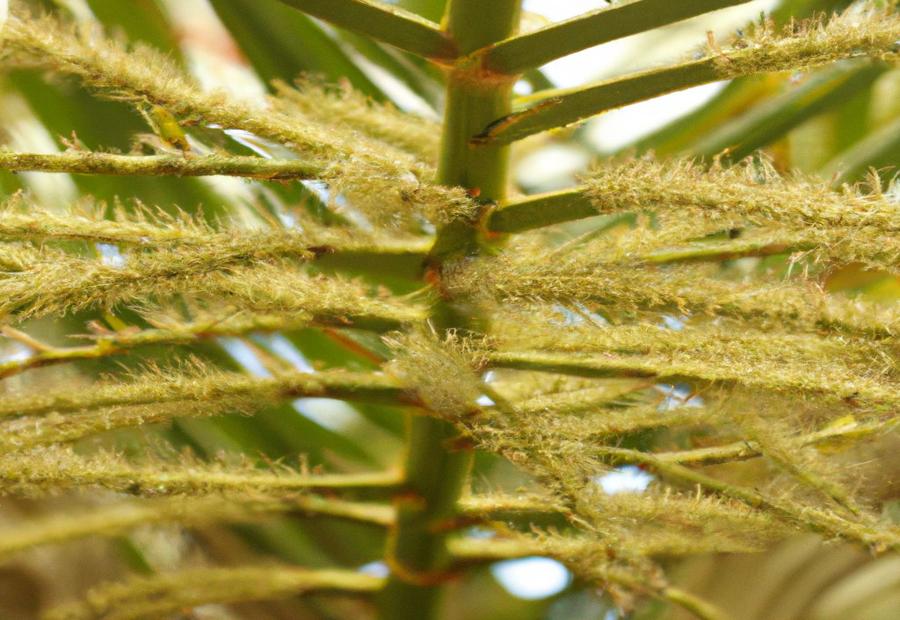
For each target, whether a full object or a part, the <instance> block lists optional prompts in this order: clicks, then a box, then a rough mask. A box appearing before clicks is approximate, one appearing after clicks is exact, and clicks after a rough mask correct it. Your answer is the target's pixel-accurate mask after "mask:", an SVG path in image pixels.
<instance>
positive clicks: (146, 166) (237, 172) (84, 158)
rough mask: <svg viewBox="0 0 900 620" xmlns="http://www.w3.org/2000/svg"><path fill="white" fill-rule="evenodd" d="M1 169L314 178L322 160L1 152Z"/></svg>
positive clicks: (82, 172)
mask: <svg viewBox="0 0 900 620" xmlns="http://www.w3.org/2000/svg"><path fill="white" fill-rule="evenodd" d="M0 170H9V171H11V172H26V171H31V172H62V173H68V174H103V175H112V176H175V177H199V176H216V175H222V176H234V177H246V178H252V179H265V180H279V181H283V180H291V179H314V178H317V177H321V176H322V175H323V173H325V171H326V167H325V166H324V165H322V164H313V163H309V162H306V161H302V160H299V159H263V158H262V157H243V156H238V155H203V156H180V155H117V154H114V153H95V152H89V151H84V152H82V151H67V152H65V153H53V154H41V153H0Z"/></svg>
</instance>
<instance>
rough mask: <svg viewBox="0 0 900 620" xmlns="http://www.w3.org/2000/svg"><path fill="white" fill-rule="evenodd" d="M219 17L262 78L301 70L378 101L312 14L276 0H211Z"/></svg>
mask: <svg viewBox="0 0 900 620" xmlns="http://www.w3.org/2000/svg"><path fill="white" fill-rule="evenodd" d="M210 4H211V5H212V7H213V9H215V11H216V14H218V16H219V19H221V20H222V23H224V24H225V26H226V27H227V28H228V30H229V31H230V32H231V35H232V36H233V37H234V38H235V40H236V41H237V43H238V45H240V47H241V50H242V51H243V52H244V53H245V54H246V55H247V58H248V59H249V60H250V62H251V63H252V65H253V68H254V69H255V70H256V72H257V74H259V76H260V77H261V78H262V79H263V81H265V82H267V83H268V82H270V81H271V80H273V79H276V78H277V79H282V80H285V81H287V82H291V81H293V80H294V79H295V78H297V77H298V76H299V75H301V74H303V73H312V74H317V75H321V76H322V77H324V78H325V79H326V80H327V81H329V82H333V83H334V82H339V81H341V80H347V81H349V82H350V84H352V85H353V87H354V88H356V89H357V90H359V91H361V92H364V93H366V94H367V95H370V96H372V97H374V98H376V99H378V100H380V101H383V100H385V98H386V96H385V94H384V92H383V91H382V90H381V89H380V88H379V87H378V86H377V85H375V83H374V82H372V80H370V79H369V77H368V76H367V75H366V74H365V73H364V72H363V71H362V70H361V69H360V68H359V66H358V64H357V63H356V62H355V61H354V60H353V59H352V58H351V57H350V56H349V55H348V54H347V52H346V51H345V50H344V49H343V48H342V46H341V45H340V44H339V43H338V42H337V41H336V40H335V39H334V37H333V36H332V35H330V34H329V33H327V32H325V30H324V29H323V28H322V27H321V26H320V25H319V24H317V23H316V22H315V21H314V20H312V19H310V18H308V17H306V16H305V15H303V14H302V13H299V12H297V11H294V10H292V9H290V8H289V7H286V6H282V5H280V4H277V3H275V2H259V1H257V0H211V2H210Z"/></svg>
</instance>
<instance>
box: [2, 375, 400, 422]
mask: <svg viewBox="0 0 900 620" xmlns="http://www.w3.org/2000/svg"><path fill="white" fill-rule="evenodd" d="M300 397H322V398H339V399H349V400H357V399H358V400H363V401H371V402H381V403H387V404H402V403H406V404H414V403H415V402H416V401H415V399H414V397H413V396H412V395H410V394H408V393H407V390H406V388H405V387H404V386H402V385H401V384H400V383H399V382H398V381H396V380H395V379H393V378H391V377H389V376H387V375H383V374H379V373H362V372H350V371H345V370H328V371H321V372H317V373H301V372H288V373H282V374H277V375H274V376H272V377H251V376H248V375H245V374H242V373H224V372H206V371H202V372H198V371H197V370H196V369H193V370H192V369H190V368H189V369H185V370H184V371H183V372H169V373H163V372H158V371H151V372H149V373H147V374H145V375H142V376H139V377H137V378H136V379H134V380H132V381H128V382H123V383H107V384H103V383H101V384H98V385H95V386H93V387H92V388H91V389H89V390H87V389H85V390H80V391H77V392H72V391H71V390H65V391H57V392H49V393H46V392H45V393H38V394H21V395H15V394H7V395H5V397H4V398H2V399H0V417H3V418H9V417H22V416H40V415H46V414H49V413H74V412H79V411H90V410H93V409H103V408H109V407H136V406H142V405H163V404H168V403H179V402H183V403H185V404H186V403H190V402H193V403H198V404H203V403H210V404H213V403H215V402H217V401H231V400H233V401H234V402H235V404H240V405H246V404H248V402H254V403H259V404H265V403H267V402H279V401H280V400H284V399H289V398H300ZM248 399H249V400H248Z"/></svg>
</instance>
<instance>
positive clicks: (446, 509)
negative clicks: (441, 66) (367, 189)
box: [379, 0, 521, 620]
mask: <svg viewBox="0 0 900 620" xmlns="http://www.w3.org/2000/svg"><path fill="white" fill-rule="evenodd" d="M520 14H521V0H493V1H492V2H484V1H483V0H450V4H449V6H448V8H447V15H446V16H445V19H444V24H445V26H446V28H447V30H448V31H449V34H450V36H451V37H452V38H453V39H454V40H455V41H456V44H457V45H458V46H459V49H460V51H461V53H462V54H463V55H464V56H463V57H462V59H461V60H459V61H458V62H457V63H456V65H455V66H454V67H452V68H451V70H450V72H449V75H448V82H447V97H446V111H445V113H444V127H443V135H442V141H441V160H440V168H439V172H438V181H439V182H440V183H443V184H445V185H454V186H462V187H466V188H468V189H470V190H472V194H473V195H476V194H477V195H478V197H479V198H478V199H479V200H480V201H481V202H482V203H484V204H488V203H493V202H497V201H500V200H502V199H503V198H504V197H505V195H506V186H507V183H508V179H507V169H508V147H505V146H497V147H481V148H478V149H474V148H472V147H471V146H470V144H469V139H470V138H471V137H472V136H473V135H475V134H477V133H478V132H479V131H480V130H481V129H482V128H483V127H485V126H486V125H488V124H489V123H490V122H492V121H493V120H495V119H497V118H501V117H503V116H505V115H506V114H509V112H510V111H511V101H512V86H513V84H514V83H515V78H514V77H510V76H497V75H491V74H489V73H487V72H485V71H484V70H483V69H482V67H481V63H480V58H478V57H466V56H465V55H466V54H469V53H470V52H473V51H475V50H477V49H480V48H482V47H484V46H486V45H490V44H492V43H495V42H497V41H500V40H502V39H505V38H507V37H508V36H510V35H512V34H515V32H516V29H517V27H518V23H519V19H520ZM476 237H477V235H476V231H475V225H474V223H473V222H465V221H459V222H455V223H452V224H449V225H447V226H445V227H444V229H443V230H440V231H438V238H437V241H436V242H435V247H434V249H433V250H432V252H431V256H430V257H429V265H428V268H429V270H430V272H431V274H432V275H434V274H437V277H438V278H439V277H440V272H441V270H442V266H443V263H444V262H446V261H448V260H452V259H454V258H456V257H458V256H460V255H461V254H466V253H474V252H476V251H477V244H476ZM457 302H463V303H464V302H465V300H456V299H450V298H446V297H445V298H444V299H442V300H441V301H440V302H439V303H438V304H436V308H435V312H434V315H433V317H432V323H433V324H434V325H435V327H436V328H439V329H442V330H450V329H457V328H466V327H468V320H467V315H466V313H465V312H458V311H455V310H454V307H455V306H456V304H457ZM455 438H456V433H455V431H454V429H453V428H452V427H451V426H450V425H449V424H447V423H445V422H442V421H440V420H436V419H433V418H427V417H421V416H416V417H412V418H410V420H409V444H408V453H407V456H406V463H405V471H406V483H405V487H406V490H407V493H406V494H404V496H403V498H404V499H403V501H402V502H401V504H400V506H399V507H398V508H399V511H398V519H397V525H396V527H395V529H394V530H393V532H392V534H391V540H390V541H389V549H388V553H387V557H388V560H389V564H390V567H391V578H390V580H389V582H388V585H387V587H386V589H385V591H384V593H383V595H382V599H381V601H380V610H379V611H380V617H381V618H382V619H384V620H388V619H390V620H404V619H409V620H413V619H415V620H428V619H429V618H433V617H434V616H435V613H436V609H437V603H438V595H439V593H440V584H441V583H442V582H443V581H445V580H446V579H447V578H448V577H449V574H448V570H449V569H450V557H449V554H448V553H447V547H446V537H447V532H446V529H444V528H442V527H441V526H442V525H445V524H448V523H452V522H453V519H454V517H455V515H456V503H457V500H458V498H459V495H460V492H461V490H462V486H463V484H464V483H465V480H466V476H467V474H468V472H469V469H470V467H471V461H472V457H471V454H470V453H469V452H465V451H457V450H454V449H453V448H452V445H451V444H452V442H453V440H454V439H455Z"/></svg>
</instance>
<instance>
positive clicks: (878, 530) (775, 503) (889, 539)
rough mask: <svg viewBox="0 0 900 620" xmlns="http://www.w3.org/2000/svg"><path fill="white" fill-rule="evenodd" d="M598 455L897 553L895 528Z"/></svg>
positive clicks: (625, 453)
mask: <svg viewBox="0 0 900 620" xmlns="http://www.w3.org/2000/svg"><path fill="white" fill-rule="evenodd" d="M600 452H601V453H602V454H604V455H606V456H608V457H610V458H612V459H614V460H617V461H619V462H625V463H632V464H635V465H643V466H646V467H649V468H652V469H655V470H656V471H657V472H659V473H660V474H661V475H663V476H666V477H670V478H675V479H677V480H681V481H682V482H685V483H688V484H692V485H699V486H700V487H701V488H704V489H706V490H708V491H712V492H714V493H718V494H720V495H723V496H725V497H730V498H732V499H736V500H739V501H741V502H743V503H745V504H747V505H748V506H750V507H752V508H760V509H767V510H770V511H772V512H773V513H775V514H777V515H779V516H780V517H781V518H783V519H785V520H787V521H789V522H792V523H795V524H797V525H799V526H801V527H804V528H807V529H810V530H812V531H815V532H818V533H821V534H824V535H826V536H833V537H839V538H844V539H847V540H852V541H855V542H858V543H861V544H863V545H866V546H868V547H871V548H872V549H873V550H875V551H879V552H883V551H887V550H897V549H900V531H898V530H897V528H896V527H893V528H892V527H891V526H883V527H882V526H879V525H878V524H876V523H873V522H871V520H869V519H865V520H863V519H857V520H849V519H845V518H843V517H840V516H838V515H836V514H834V513H832V512H829V511H826V510H822V509H818V508H814V507H811V506H804V505H801V504H798V503H796V502H793V501H791V500H789V499H777V498H771V497H767V496H766V495H763V494H762V493H760V492H758V491H756V490H753V489H750V488H746V487H741V486H737V485H734V484H730V483H728V482H724V481H722V480H719V479H717V478H713V477H712V476H708V475H706V474H703V473H701V472H698V471H696V470H693V469H690V468H687V467H685V466H683V465H679V464H677V463H672V462H669V461H664V460H662V459H660V458H657V456H656V455H654V454H649V453H646V452H640V451H638V450H630V449H625V448H613V447H604V448H602V449H600Z"/></svg>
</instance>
